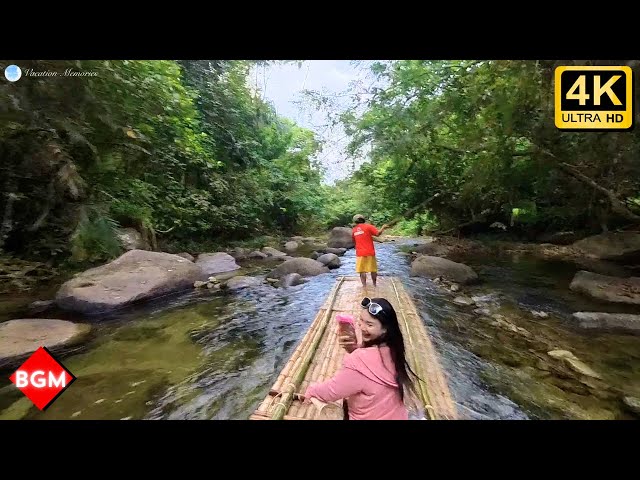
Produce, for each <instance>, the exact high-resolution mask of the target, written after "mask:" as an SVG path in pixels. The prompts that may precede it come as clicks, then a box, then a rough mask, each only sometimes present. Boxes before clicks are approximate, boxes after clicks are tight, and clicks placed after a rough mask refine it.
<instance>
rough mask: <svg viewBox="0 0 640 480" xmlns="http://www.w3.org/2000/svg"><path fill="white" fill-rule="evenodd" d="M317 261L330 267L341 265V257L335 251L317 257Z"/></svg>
mask: <svg viewBox="0 0 640 480" xmlns="http://www.w3.org/2000/svg"><path fill="white" fill-rule="evenodd" d="M317 261H318V262H320V263H322V264H324V265H326V266H327V267H329V268H332V269H333V268H338V267H339V266H340V265H341V262H340V259H339V258H338V256H337V255H336V254H335V253H325V254H324V255H320V256H319V257H318V258H317Z"/></svg>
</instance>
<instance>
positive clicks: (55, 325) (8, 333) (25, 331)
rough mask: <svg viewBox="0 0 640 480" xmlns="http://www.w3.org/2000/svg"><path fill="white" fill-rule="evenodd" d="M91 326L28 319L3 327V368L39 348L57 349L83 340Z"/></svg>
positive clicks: (0, 326) (0, 362)
mask: <svg viewBox="0 0 640 480" xmlns="http://www.w3.org/2000/svg"><path fill="white" fill-rule="evenodd" d="M90 331H91V326H90V325H88V324H84V323H74V322H68V321H65V320H53V319H45V318H28V319H17V320H9V321H8V322H3V323H0V367H3V368H4V367H6V366H8V365H13V364H16V363H18V362H21V361H24V359H25V357H27V356H28V355H31V354H32V353H33V352H35V351H36V350H37V349H38V348H39V347H47V348H48V349H52V350H54V349H58V348H61V347H67V346H71V345H75V344H77V343H79V342H81V341H82V340H84V339H85V338H86V337H87V335H88V334H89V332H90Z"/></svg>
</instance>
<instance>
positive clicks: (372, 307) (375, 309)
mask: <svg viewBox="0 0 640 480" xmlns="http://www.w3.org/2000/svg"><path fill="white" fill-rule="evenodd" d="M360 306H361V307H362V308H366V309H367V310H368V311H369V313H370V314H371V315H373V316H374V317H375V316H377V315H378V314H379V313H381V312H382V313H384V309H383V308H382V306H381V305H380V304H379V303H374V302H372V301H371V299H370V298H369V297H364V298H363V299H362V302H360Z"/></svg>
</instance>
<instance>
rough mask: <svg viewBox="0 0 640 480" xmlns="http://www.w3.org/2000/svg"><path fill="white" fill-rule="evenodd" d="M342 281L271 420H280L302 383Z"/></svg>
mask: <svg viewBox="0 0 640 480" xmlns="http://www.w3.org/2000/svg"><path fill="white" fill-rule="evenodd" d="M343 281H344V277H340V280H339V281H338V284H337V285H336V286H335V288H334V291H333V295H332V296H331V303H330V304H329V306H328V307H327V310H326V312H325V314H324V318H323V321H322V322H321V323H319V324H318V331H317V332H316V334H315V335H314V338H313V339H312V340H311V344H310V347H309V349H308V350H307V352H305V355H304V356H303V357H301V359H300V363H299V365H298V366H297V368H296V366H294V368H293V369H292V372H293V374H292V375H291V377H292V379H291V381H290V382H289V384H288V385H287V386H286V387H285V388H286V391H285V392H283V394H282V398H281V400H280V401H279V402H278V403H277V405H276V406H275V408H274V412H273V413H272V415H271V419H272V420H282V418H283V417H284V416H285V414H286V412H287V409H288V408H289V405H291V402H292V400H293V394H294V393H295V391H296V390H297V389H298V388H299V386H300V384H301V383H302V380H303V379H304V376H305V374H306V373H307V370H308V368H309V364H310V363H311V361H312V360H313V357H314V355H315V352H316V350H317V349H318V345H319V344H320V341H321V340H322V335H323V334H324V331H325V330H326V328H327V324H328V322H329V319H330V318H331V313H332V309H333V304H334V303H335V301H336V298H337V294H338V291H339V290H340V286H341V285H342V282H343Z"/></svg>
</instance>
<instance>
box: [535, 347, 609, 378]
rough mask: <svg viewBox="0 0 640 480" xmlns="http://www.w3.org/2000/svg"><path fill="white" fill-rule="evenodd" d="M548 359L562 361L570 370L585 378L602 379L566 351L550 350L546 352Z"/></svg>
mask: <svg viewBox="0 0 640 480" xmlns="http://www.w3.org/2000/svg"><path fill="white" fill-rule="evenodd" d="M547 355H549V356H550V357H553V358H556V359H559V360H563V361H564V362H565V363H566V364H567V365H568V366H569V367H571V369H573V370H574V371H576V372H578V373H579V374H581V375H586V376H587V377H593V378H602V377H601V376H600V374H598V373H597V372H594V371H593V369H592V368H591V367H589V366H588V365H587V364H585V363H584V362H582V361H581V360H579V359H578V358H577V357H576V356H575V355H574V354H573V353H571V352H570V351H568V350H552V351H550V352H547Z"/></svg>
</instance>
